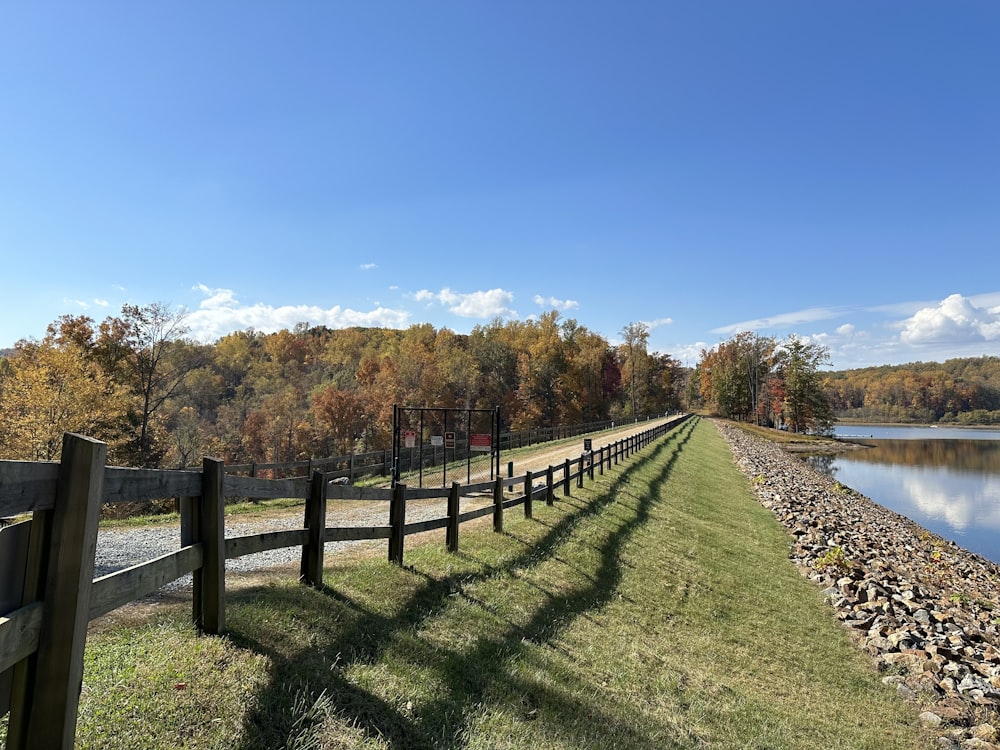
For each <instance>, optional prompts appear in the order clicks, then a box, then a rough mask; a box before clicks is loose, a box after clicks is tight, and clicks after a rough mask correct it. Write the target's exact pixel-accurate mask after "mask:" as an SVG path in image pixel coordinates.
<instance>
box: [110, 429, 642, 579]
mask: <svg viewBox="0 0 1000 750" xmlns="http://www.w3.org/2000/svg"><path fill="white" fill-rule="evenodd" d="M655 424H658V422H643V423H641V424H638V425H636V424H630V425H627V426H625V427H623V428H620V429H617V430H610V431H606V432H602V433H600V434H598V435H595V436H593V438H594V446H595V447H598V446H601V445H609V444H610V443H613V442H615V441H617V440H623V439H624V438H626V437H628V436H629V435H635V434H637V433H639V432H642V431H644V430H647V429H649V428H651V427H653V426H654V425H655ZM582 450H583V437H582V436H581V437H580V438H579V440H573V441H569V442H564V443H562V444H560V445H556V446H552V445H549V444H540V445H539V446H538V449H537V450H534V451H531V452H530V453H528V454H524V453H521V454H519V455H518V456H517V458H516V459H515V460H514V463H515V467H514V468H515V476H517V475H519V474H523V473H524V472H526V471H529V470H531V471H544V470H545V469H546V468H547V467H548V466H549V465H550V464H551V465H552V466H562V464H563V462H564V461H565V460H566V459H567V458H569V459H576V458H579V456H580V453H581V452H582ZM556 477H557V479H561V477H562V472H561V471H560V472H557V473H556ZM483 504H484V500H481V499H477V498H462V503H461V512H463V513H464V512H466V511H468V510H472V509H474V508H478V507H482V505H483ZM445 515H447V502H446V500H444V499H442V500H423V501H415V502H410V503H407V507H406V521H407V523H415V522H417V521H425V520H430V519H432V518H441V517H442V516H445ZM225 523H226V537H227V538H229V537H236V536H243V535H251V534H260V533H263V532H266V531H282V530H288V529H298V528H302V509H301V508H295V509H289V510H287V511H283V512H280V513H278V512H274V511H269V512H266V513H262V514H261V515H259V516H239V517H227V518H226V521H225ZM327 525H328V526H331V527H333V526H388V525H389V504H388V503H387V502H377V501H372V502H370V503H368V504H367V505H366V506H364V505H362V506H359V504H358V503H351V504H350V506H349V507H347V508H340V509H338V508H337V501H336V500H332V501H330V504H329V508H328V513H327ZM434 533H439V534H440V535H441V540H442V543H443V541H444V530H443V529H442V530H440V531H439V532H434ZM385 544H386V542H385V540H376V541H351V542H327V544H326V548H325V553H326V555H331V554H334V553H336V552H338V551H340V550H344V549H347V548H349V547H359V546H363V545H367V546H373V545H377V546H382V547H384V546H385ZM180 546H181V540H180V528H179V526H150V527H142V528H125V529H102V530H101V531H100V533H99V534H98V536H97V556H96V559H95V565H94V577H95V578H96V577H99V576H104V575H108V574H109V573H114V572H115V571H118V570H122V569H123V568H127V567H130V566H132V565H138V564H141V563H144V562H147V561H149V560H152V559H153V558H156V557H159V556H160V555H165V554H168V553H170V552H174V551H176V550H177V549H179V548H180ZM301 557H302V549H301V548H300V547H286V548H284V549H277V550H269V551H267V552H258V553H255V554H252V555H245V556H243V557H238V558H235V559H232V560H227V561H226V571H227V572H234V571H236V572H248V571H254V570H260V569H262V568H269V567H272V566H275V565H287V564H289V563H296V562H298V561H299V560H300V559H301ZM190 585H191V576H190V575H186V576H183V577H181V578H179V579H177V580H176V581H174V582H172V583H170V584H167V585H166V586H164V587H163V588H162V589H161V590H162V591H171V590H178V589H183V588H185V587H190Z"/></svg>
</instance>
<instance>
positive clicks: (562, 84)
mask: <svg viewBox="0 0 1000 750" xmlns="http://www.w3.org/2000/svg"><path fill="white" fill-rule="evenodd" d="M998 38H1000V4H997V3H996V2H994V1H993V0H978V1H977V0H969V1H959V2H933V3H928V2H921V1H920V0H916V1H914V2H906V3H900V2H898V1H896V0H893V2H883V1H880V0H864V1H853V0H846V1H839V2H824V3H817V2H802V0H794V1H789V2H766V1H765V2H751V1H750V0H746V1H743V0H740V1H739V2H737V1H735V0H733V1H732V2H718V1H713V0H699V2H696V3H694V2H686V3H679V2H671V1H669V0H658V1H656V2H627V1H626V2H616V3H597V2H589V1H588V0H576V1H574V2H534V1H532V2H523V1H521V0H510V1H507V2H503V3H500V2H458V1H457V0H455V1H453V2H419V1H416V0H407V1H406V2H379V1H377V0H373V1H372V2H363V3H358V2H353V3H349V2H307V1H305V0H303V1H302V2H294V3H266V2H254V1H251V2H246V1H241V2H227V1H225V0H215V1H213V2H211V3H193V2H172V3H166V2H148V3H124V2H117V3H110V2H100V1H95V2H88V3H75V2H74V3H68V2H67V3H61V2H44V3H7V4H5V5H4V6H3V7H2V8H0V92H3V93H2V96H0V174H2V175H3V179H2V180H0V259H2V264H0V267H2V271H0V274H2V275H0V348H2V347H5V346H9V345H12V344H13V343H14V342H15V341H16V340H18V339H20V338H26V337H34V338H40V337H41V336H43V335H44V332H45V327H46V325H47V324H48V323H50V322H52V321H54V320H55V319H56V318H58V317H59V316H61V315H64V314H70V315H79V314H86V315H90V316H91V317H93V318H94V319H95V320H102V319H103V318H104V317H106V316H108V315H115V314H118V313H119V311H120V309H121V305H122V304H123V303H126V302H129V303H134V304H148V303H151V302H164V303H167V304H169V305H171V306H172V307H174V308H184V309H186V310H188V311H189V317H188V324H189V326H190V327H191V333H192V335H193V336H196V337H198V338H200V339H202V340H206V341H212V340H214V339H215V338H217V337H219V336H221V335H224V334H225V333H227V332H229V331H231V330H237V329H244V328H248V327H253V328H255V329H257V330H262V331H271V330H277V329H279V328H290V327H292V326H294V325H295V324H296V323H297V322H308V323H309V324H312V325H318V324H325V325H328V326H331V327H340V326H346V325H381V326H389V327H406V326H408V325H411V324H414V323H422V322H429V323H432V324H433V325H435V326H436V327H447V328H451V329H452V330H455V331H458V332H461V333H464V332H467V331H469V330H471V329H472V327H473V326H475V325H477V324H481V323H488V322H490V321H491V320H492V319H494V318H495V317H497V316H500V317H503V318H505V319H519V320H525V319H529V318H531V317H532V316H537V315H539V314H540V313H542V312H546V311H549V310H553V309H555V310H558V311H559V312H560V315H561V316H562V317H563V318H573V319H576V320H577V321H578V322H579V323H580V324H582V325H584V326H586V327H587V328H589V329H591V330H594V331H596V332H598V333H600V334H602V335H604V336H605V337H607V338H608V339H609V340H610V341H611V342H612V343H617V342H618V341H620V331H621V330H622V329H623V328H624V327H625V326H626V325H628V324H629V323H633V322H644V323H646V324H647V325H649V327H650V331H651V333H650V347H651V348H652V349H654V350H656V351H660V352H666V353H670V354H672V355H674V356H676V357H677V358H678V359H680V360H681V361H682V362H684V363H685V364H689V365H693V364H695V363H696V362H697V360H698V353H699V350H700V349H702V348H705V347H711V346H714V345H716V344H718V343H719V342H721V341H724V340H726V339H727V338H729V337H730V336H732V335H733V334H734V333H736V332H738V331H740V330H754V331H756V332H758V333H760V334H762V335H767V336H776V337H779V338H783V337H786V336H788V335H790V334H792V333H797V334H799V335H800V336H805V337H808V338H809V339H810V340H814V341H817V342H819V343H822V344H823V345H825V346H827V347H828V348H829V350H830V354H831V358H832V364H833V366H834V367H836V368H838V369H839V368H848V367H859V366H864V365H871V364H887V363H888V364H894V363H902V362H911V361H917V360H923V361H930V360H943V359H946V358H948V357H953V356H978V355H982V354H1000V273H998V271H1000V253H998V252H997V250H998V247H1000V88H998V84H997V80H998V73H1000V44H997V41H996V40H997V39H998Z"/></svg>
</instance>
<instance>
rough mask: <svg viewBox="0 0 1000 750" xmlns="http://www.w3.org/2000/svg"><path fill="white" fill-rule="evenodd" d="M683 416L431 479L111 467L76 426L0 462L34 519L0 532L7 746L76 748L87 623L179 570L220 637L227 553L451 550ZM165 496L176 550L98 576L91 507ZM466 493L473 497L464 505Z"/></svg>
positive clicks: (10, 511)
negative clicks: (421, 546) (275, 527)
mask: <svg viewBox="0 0 1000 750" xmlns="http://www.w3.org/2000/svg"><path fill="white" fill-rule="evenodd" d="M687 418H688V415H681V416H677V417H674V418H672V419H670V420H668V421H665V422H662V423H660V424H657V425H655V426H653V427H650V428H648V429H645V430H641V431H639V432H637V433H636V434H634V435H632V436H630V437H627V438H625V439H623V440H619V441H615V442H613V443H611V444H609V445H605V446H601V447H599V448H595V449H593V450H591V451H590V452H587V453H583V454H581V455H580V456H579V457H577V458H573V459H566V460H565V461H564V463H563V464H561V465H559V466H549V467H548V468H547V469H546V470H545V471H544V472H537V473H532V472H530V471H529V472H526V473H525V474H524V475H523V476H520V477H507V478H500V477H497V478H496V479H495V480H493V481H490V482H481V483H477V484H468V485H465V486H462V485H460V484H459V483H458V482H453V483H452V485H451V486H450V487H449V488H436V489H418V488H413V489H407V487H406V486H405V485H404V484H397V485H396V487H394V488H392V489H378V488H362V487H353V486H349V485H347V486H345V485H339V484H334V483H332V482H331V481H330V480H331V478H332V475H331V474H330V473H326V472H323V471H321V470H319V469H315V468H313V471H312V473H311V475H310V476H308V477H305V478H288V479H261V478H258V477H254V476H240V475H237V474H232V473H230V471H231V470H232V469H233V468H234V467H226V466H225V465H224V464H223V463H222V462H220V461H215V460H213V459H208V458H206V459H205V460H204V461H203V464H202V468H201V470H200V471H186V470H178V471H157V470H147V469H129V468H119V467H107V466H106V465H105V459H106V446H105V445H104V444H103V443H99V442H97V441H94V440H91V439H89V438H86V437H82V436H79V435H72V434H67V435H66V436H64V440H63V452H62V460H61V461H60V462H59V463H28V462H18V461H0V517H18V516H23V515H25V514H30V516H31V517H30V520H26V521H22V522H20V523H16V524H14V525H12V526H7V527H3V528H0V570H2V571H3V575H2V576H0V716H3V715H4V714H6V713H8V712H9V714H10V716H9V721H8V733H7V744H6V746H7V748H9V749H16V750H27V749H28V748H42V747H44V748H67V749H68V748H72V747H73V741H74V734H75V730H76V717H77V710H78V703H79V695H80V686H81V683H82V675H83V649H84V647H85V643H86V633H87V625H88V623H89V622H90V621H91V620H93V619H95V618H97V617H100V616H102V615H104V614H107V613H108V612H111V611H112V610H114V609H116V608H118V607H120V606H122V605H124V604H126V603H128V602H131V601H135V600H137V599H141V598H142V597H144V596H147V595H149V594H152V593H154V592H155V591H157V590H158V589H160V588H162V587H163V586H165V585H167V584H168V583H171V582H172V581H175V580H177V579H178V578H180V577H182V576H184V575H187V574H191V575H192V586H191V592H192V617H193V619H194V622H195V623H196V624H197V626H198V627H199V628H200V629H201V630H202V631H203V632H206V633H221V632H223V631H224V630H225V561H226V560H227V559H230V560H231V559H234V558H237V557H242V556H245V555H250V554H255V553H259V552H265V551H268V550H274V549H280V548H287V547H301V549H302V557H301V565H300V579H301V581H302V582H303V583H304V584H306V585H310V586H317V587H319V586H322V583H323V564H324V545H325V544H326V542H334V541H361V540H387V542H388V559H389V560H390V561H391V562H393V563H396V564H402V563H403V550H404V540H405V538H406V536H408V535H412V534H423V533H427V532H430V531H435V530H438V529H446V538H445V542H446V544H447V547H448V549H449V550H451V551H457V550H458V545H459V527H460V525H461V524H462V523H466V522H469V521H473V520H475V519H478V518H483V517H485V516H492V517H493V528H494V530H495V531H502V530H503V517H504V512H505V511H508V510H510V509H512V508H515V507H517V506H519V505H520V506H523V508H524V514H525V516H526V517H529V518H530V517H531V516H532V512H533V503H534V502H536V501H537V502H545V503H547V504H552V503H553V502H554V500H555V497H556V494H557V490H558V489H559V488H560V487H561V489H562V494H563V495H564V496H565V495H569V494H570V486H571V483H572V482H573V481H574V480H575V481H576V483H577V486H578V487H582V486H583V482H584V479H585V478H586V479H593V478H594V473H595V468H596V470H597V471H599V472H600V473H601V474H603V473H604V471H605V467H607V469H610V468H611V467H612V466H613V465H617V464H618V463H619V462H621V461H623V460H625V459H627V458H628V457H630V456H631V455H633V454H634V453H636V452H637V451H639V450H640V449H642V448H644V447H646V446H647V445H649V444H650V443H652V442H653V441H654V440H656V439H658V438H659V437H661V436H663V435H665V434H666V433H667V432H668V431H669V430H671V429H672V428H674V427H676V426H677V425H679V424H680V423H681V422H683V421H684V420H686V419H687ZM508 492H513V493H514V494H513V495H512V496H508V495H507V493H508ZM227 497H243V498H250V499H255V500H262V499H273V498H293V499H299V500H302V501H303V502H304V506H305V508H304V516H303V525H302V527H301V528H296V529H290V530H281V531H269V532H264V533H260V534H252V535H244V536H233V537H226V536H225V526H224V519H223V506H224V502H225V498H227ZM170 498H174V499H177V500H178V506H179V508H180V516H181V520H180V532H181V546H180V548H179V549H177V550H176V551H174V552H170V553H168V554H165V555H161V556H159V557H157V558H155V559H153V560H147V561H145V562H142V563H139V564H137V565H133V566H131V567H128V568H125V569H123V570H118V571H115V572H113V573H110V574H108V575H104V576H101V577H98V578H96V579H95V578H94V577H93V572H94V560H95V553H96V546H97V533H98V518H99V513H100V509H101V506H102V505H104V504H116V503H125V502H135V501H138V500H155V499H170ZM435 499H437V500H445V501H446V502H447V512H446V514H445V515H444V516H441V517H438V518H432V519H427V520H420V521H416V522H411V523H407V521H406V508H407V502H408V501H419V500H435ZM462 499H465V500H468V501H475V502H482V503H483V505H482V506H481V507H477V508H474V509H470V510H465V511H464V512H462V511H461V509H460V501H461V500H462ZM329 500H348V501H372V502H381V503H387V504H388V506H389V523H388V525H386V526H357V527H342V526H328V525H327V510H328V501H329Z"/></svg>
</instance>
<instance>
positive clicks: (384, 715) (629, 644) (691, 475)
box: [78, 421, 930, 750]
mask: <svg viewBox="0 0 1000 750" xmlns="http://www.w3.org/2000/svg"><path fill="white" fill-rule="evenodd" d="M572 492H573V494H572V496H571V497H563V496H562V492H561V490H560V491H559V492H558V493H557V496H556V497H557V500H556V504H555V506H554V507H546V506H545V505H544V504H543V503H538V502H536V503H535V518H534V519H533V520H526V519H523V518H522V514H521V512H520V509H517V510H516V511H514V512H508V515H507V517H506V519H505V522H506V523H505V533H503V534H494V533H492V531H490V530H489V527H488V525H487V526H485V527H484V528H482V530H478V531H470V530H466V529H465V528H463V534H462V538H461V551H460V552H459V553H458V554H454V555H450V554H448V553H447V552H446V551H444V549H443V546H444V545H443V541H442V542H441V543H439V542H437V541H435V542H433V543H428V544H422V545H420V546H414V545H413V544H412V543H411V544H410V546H409V547H408V549H407V551H406V562H407V567H405V568H399V567H395V566H391V565H389V564H388V563H385V562H384V561H383V560H382V557H383V556H384V555H383V554H382V553H380V554H379V555H378V557H377V558H376V557H364V556H362V555H353V556H350V557H331V558H328V563H329V565H328V568H327V571H326V586H325V587H324V589H323V590H322V591H317V590H314V589H309V588H306V587H303V586H301V585H299V584H297V583H296V582H295V580H294V574H293V573H289V574H288V575H287V577H285V578H282V579H273V580H266V581H264V582H262V583H260V584H259V585H255V586H253V587H249V588H244V589H241V590H237V591H231V592H230V594H229V596H228V605H229V606H228V610H227V613H228V625H229V634H228V636H226V637H222V638H218V637H203V636H202V637H200V636H198V635H197V634H196V633H195V632H194V631H193V630H192V629H191V627H190V626H189V625H187V624H186V619H187V617H188V614H189V606H184V607H177V608H175V609H171V608H168V607H166V606H165V605H160V606H159V607H157V608H155V609H157V610H158V611H159V614H157V615H156V616H155V617H154V619H153V621H152V622H148V621H147V622H142V623H140V624H138V625H130V626H124V625H118V626H115V627H105V628H98V629H96V630H95V632H94V633H93V634H92V636H91V639H90V641H89V644H88V649H87V656H86V660H87V662H86V670H85V687H84V692H83V701H82V706H81V713H80V724H79V727H78V744H79V746H80V747H84V748H111V749H112V750H113V749H115V748H131V747H135V746H136V744H135V743H136V742H137V738H141V746H142V747H145V748H168V747H169V748H174V747H199V748H227V749H228V750H240V749H244V750H249V749H251V748H354V747H357V748H436V747H440V748H448V747H463V748H484V749H485V748H491V749H493V748H526V747H531V748H709V747H710V748H771V749H779V748H817V749H819V748H822V749H823V750H828V749H832V748H845V749H846V748H851V749H852V750H857V749H859V748H873V749H874V748H879V749H880V750H882V749H886V748H916V747H930V742H929V741H927V740H926V738H923V737H921V735H920V730H919V729H918V728H917V723H916V718H915V714H916V712H915V710H914V709H912V708H911V707H908V706H906V705H905V704H903V703H902V702H900V701H899V700H898V699H897V698H896V697H895V694H894V693H893V691H892V690H891V689H890V688H888V687H886V686H883V685H882V684H881V682H880V680H879V676H878V675H877V674H876V673H875V671H874V670H873V668H872V667H871V665H870V662H869V661H868V659H867V657H866V656H864V655H863V654H862V653H860V652H859V651H857V650H856V649H855V648H854V647H853V646H851V644H850V643H849V641H848V638H847V636H846V633H845V631H844V629H843V628H842V626H840V625H839V624H838V623H837V622H836V621H835V619H834V618H833V616H832V614H831V612H830V611H829V610H828V609H827V608H826V607H825V605H824V604H823V602H822V598H821V595H820V593H819V592H818V591H817V590H816V589H815V587H814V586H813V585H812V584H810V583H808V582H807V581H806V580H804V579H803V578H802V577H801V576H800V575H799V573H798V572H797V571H796V570H795V569H794V568H793V566H792V565H791V564H790V563H789V562H788V560H787V553H788V546H789V541H788V538H787V536H786V535H785V533H784V531H783V530H782V529H781V528H780V527H779V526H778V524H777V523H776V522H775V521H774V520H773V518H772V517H771V516H770V514H769V513H768V512H767V511H765V510H764V509H763V508H761V507H760V505H759V504H757V503H756V502H755V501H754V500H753V499H752V497H751V494H750V491H749V485H748V482H747V481H746V480H745V479H744V478H743V477H742V476H740V475H739V474H738V472H737V471H736V469H735V467H734V466H733V464H732V460H731V457H730V454H729V451H728V448H727V447H726V445H725V444H724V442H723V441H722V440H721V438H720V437H719V435H718V434H717V432H716V431H715V429H714V428H713V427H712V426H711V425H710V424H708V423H705V422H702V423H695V422H694V421H692V422H690V423H688V424H687V425H684V426H682V427H681V428H679V429H677V430H675V431H674V432H672V433H671V434H670V435H669V436H668V437H667V438H665V439H663V440H662V441H660V442H659V443H658V444H657V445H656V446H653V447H650V448H648V449H646V451H645V452H644V454H643V455H641V456H640V457H637V458H636V459H635V460H633V461H631V462H630V463H629V465H628V466H620V467H617V468H616V469H615V470H614V471H611V472H609V473H607V474H606V475H605V476H604V477H603V478H602V477H599V476H598V477H597V481H595V482H594V483H593V484H591V483H588V486H587V487H586V488H585V489H582V490H581V489H577V488H576V487H575V486H574V487H573V488H572ZM442 536H443V534H442ZM408 542H411V540H408Z"/></svg>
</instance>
